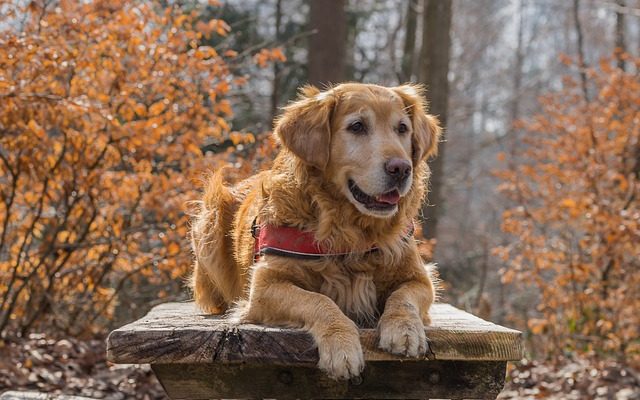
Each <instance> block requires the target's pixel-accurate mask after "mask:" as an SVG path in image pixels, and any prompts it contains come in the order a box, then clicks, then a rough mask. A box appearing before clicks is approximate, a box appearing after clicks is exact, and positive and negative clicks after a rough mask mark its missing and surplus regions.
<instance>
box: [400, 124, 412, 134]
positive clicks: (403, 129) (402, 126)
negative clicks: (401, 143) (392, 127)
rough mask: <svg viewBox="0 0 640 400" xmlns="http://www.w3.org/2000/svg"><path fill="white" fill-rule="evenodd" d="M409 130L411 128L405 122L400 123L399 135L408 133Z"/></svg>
mask: <svg viewBox="0 0 640 400" xmlns="http://www.w3.org/2000/svg"><path fill="white" fill-rule="evenodd" d="M408 130H409V127H408V126H407V124H405V123H404V122H400V125H398V133H400V134H402V133H407V131H408Z"/></svg>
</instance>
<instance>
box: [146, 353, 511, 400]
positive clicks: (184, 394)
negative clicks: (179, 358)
mask: <svg viewBox="0 0 640 400" xmlns="http://www.w3.org/2000/svg"><path fill="white" fill-rule="evenodd" d="M505 367H506V362H505V361H405V362H397V361H375V362H371V363H367V367H366V368H365V370H364V371H363V373H362V375H361V377H360V378H358V379H357V380H352V381H349V382H347V381H334V380H331V379H329V378H327V376H326V375H325V374H324V373H323V372H322V371H320V370H318V369H317V368H314V367H313V366H308V367H284V366H273V365H255V364H232V365H223V364H202V363H198V364H153V365H152V368H153V371H154V372H155V373H156V375H157V377H158V379H159V380H160V382H162V384H163V385H164V388H165V390H166V391H167V394H168V395H169V397H171V398H172V399H211V398H277V399H312V398H315V399H341V398H349V399H364V398H367V399H426V398H453V399H462V398H465V399H469V398H473V399H495V398H496V396H497V395H498V393H500V390H502V387H503V385H504V377H505Z"/></svg>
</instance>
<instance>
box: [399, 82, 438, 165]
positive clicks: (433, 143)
mask: <svg viewBox="0 0 640 400" xmlns="http://www.w3.org/2000/svg"><path fill="white" fill-rule="evenodd" d="M393 90H394V91H395V92H396V93H397V94H398V95H399V96H400V97H401V98H402V101H403V102H404V106H405V107H406V109H407V112H408V113H409V116H410V117H411V123H412V124H413V137H412V139H411V140H412V145H413V154H412V158H413V162H414V164H417V163H419V162H420V161H422V160H424V159H425V158H426V157H430V156H435V155H436V154H438V141H439V140H440V135H441V134H442V128H440V124H439V122H438V118H436V117H434V116H433V115H429V114H427V111H426V110H427V101H426V99H425V97H424V91H425V90H424V87H422V86H420V85H415V84H406V85H402V86H397V87H395V88H393Z"/></svg>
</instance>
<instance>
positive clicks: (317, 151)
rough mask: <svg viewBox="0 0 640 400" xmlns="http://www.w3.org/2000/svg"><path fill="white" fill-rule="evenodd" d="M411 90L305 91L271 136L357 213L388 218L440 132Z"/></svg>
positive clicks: (350, 87)
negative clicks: (345, 199) (339, 194)
mask: <svg viewBox="0 0 640 400" xmlns="http://www.w3.org/2000/svg"><path fill="white" fill-rule="evenodd" d="M422 92H423V90H422V88H421V87H420V86H417V85H403V86H398V87H394V88H386V87H382V86H376V85H367V84H357V83H346V84H341V85H338V86H335V87H333V88H331V89H328V90H327V91H324V92H320V91H319V90H318V89H317V88H315V87H312V86H307V87H305V88H303V89H302V92H301V95H300V98H299V99H298V100H297V101H296V102H294V103H292V104H291V105H289V106H287V107H286V108H285V111H284V114H283V115H282V117H281V118H280V119H279V120H278V121H277V123H276V127H275V133H276V135H277V136H278V137H279V139H280V141H281V142H282V144H283V145H284V146H285V147H286V148H287V149H289V151H291V152H292V153H293V154H295V155H296V156H297V157H299V158H300V159H301V160H302V161H303V162H304V163H306V164H307V165H309V166H310V167H311V168H315V169H317V170H318V171H320V172H321V173H322V174H323V177H324V178H325V179H326V180H328V181H330V182H331V183H332V184H334V185H335V186H336V187H337V188H339V190H340V191H341V192H342V194H343V195H344V196H345V197H346V198H347V199H349V201H350V202H351V203H352V204H353V205H354V206H355V207H356V208H357V209H358V210H359V211H360V212H361V213H363V214H366V215H370V216H374V217H379V218H388V217H391V216H393V215H394V214H395V213H396V212H397V211H398V206H399V203H400V202H402V199H403V197H404V196H406V195H407V193H409V191H410V190H411V187H412V185H413V181H414V171H415V170H416V167H417V166H418V164H419V163H421V162H423V161H424V160H425V159H426V157H428V156H430V155H433V154H435V153H436V151H437V143H438V138H439V136H440V127H439V125H438V121H437V119H436V118H435V117H433V116H431V115H428V114H427V113H426V102H425V100H424V97H423V93H422Z"/></svg>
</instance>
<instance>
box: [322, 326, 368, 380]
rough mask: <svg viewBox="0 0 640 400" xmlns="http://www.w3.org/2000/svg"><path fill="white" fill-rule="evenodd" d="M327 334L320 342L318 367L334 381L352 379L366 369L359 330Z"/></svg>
mask: <svg viewBox="0 0 640 400" xmlns="http://www.w3.org/2000/svg"><path fill="white" fill-rule="evenodd" d="M349 331H350V332H347V331H338V332H336V331H333V332H327V333H326V334H325V335H323V336H322V337H321V338H320V339H319V340H318V353H319V355H320V361H319V362H318V367H319V368H320V369H321V370H323V371H324V372H326V373H327V375H329V377H330V378H333V379H350V378H353V377H355V376H358V375H360V373H361V372H362V370H363V369H364V355H363V353H362V345H361V344H360V336H359V334H358V330H357V329H355V328H354V329H349Z"/></svg>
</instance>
